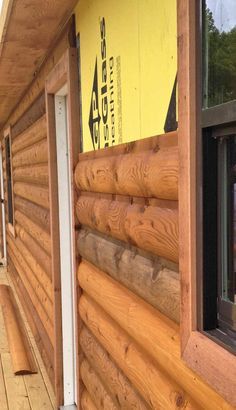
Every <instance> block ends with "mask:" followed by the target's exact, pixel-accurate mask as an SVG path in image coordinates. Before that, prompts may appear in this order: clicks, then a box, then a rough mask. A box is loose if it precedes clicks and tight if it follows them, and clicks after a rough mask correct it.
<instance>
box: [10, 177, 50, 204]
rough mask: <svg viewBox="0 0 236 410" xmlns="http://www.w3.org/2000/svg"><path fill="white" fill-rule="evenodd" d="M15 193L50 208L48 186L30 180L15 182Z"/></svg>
mask: <svg viewBox="0 0 236 410" xmlns="http://www.w3.org/2000/svg"><path fill="white" fill-rule="evenodd" d="M13 189H14V194H15V195H18V196H20V197H22V198H24V199H27V200H29V201H31V202H33V203H35V204H36V205H39V206H42V207H44V208H46V209H49V193H48V187H46V186H40V185H34V184H30V183H28V182H15V183H14V188H13Z"/></svg>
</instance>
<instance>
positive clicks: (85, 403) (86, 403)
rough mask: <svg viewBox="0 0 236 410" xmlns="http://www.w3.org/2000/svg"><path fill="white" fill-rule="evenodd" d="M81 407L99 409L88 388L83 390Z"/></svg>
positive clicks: (92, 409)
mask: <svg viewBox="0 0 236 410" xmlns="http://www.w3.org/2000/svg"><path fill="white" fill-rule="evenodd" d="M81 408H82V410H97V407H96V406H95V404H94V403H93V401H92V399H91V397H90V395H89V393H88V391H87V390H86V389H84V390H83V393H82V395H81Z"/></svg>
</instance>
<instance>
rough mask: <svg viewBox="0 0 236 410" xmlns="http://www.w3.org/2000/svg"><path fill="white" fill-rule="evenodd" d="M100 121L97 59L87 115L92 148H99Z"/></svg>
mask: <svg viewBox="0 0 236 410" xmlns="http://www.w3.org/2000/svg"><path fill="white" fill-rule="evenodd" d="M100 121H101V116H100V114H99V103H98V69H97V58H96V62H95V69H94V78H93V89H92V96H91V104H90V114H89V122H88V124H89V129H90V134H91V138H92V142H93V148H94V149H99V148H100Z"/></svg>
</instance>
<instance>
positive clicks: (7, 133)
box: [3, 126, 16, 237]
mask: <svg viewBox="0 0 236 410" xmlns="http://www.w3.org/2000/svg"><path fill="white" fill-rule="evenodd" d="M3 137H4V146H5V162H6V143H5V140H6V138H7V137H9V144H10V158H11V185H12V215H13V224H11V223H10V222H8V223H7V228H8V231H9V232H10V234H11V235H12V236H14V237H15V236H16V233H15V208H14V181H13V167H12V152H11V126H9V127H7V128H6V129H5V130H4V132H3ZM6 166H7V163H6ZM6 193H7V214H8V201H9V192H8V183H7V169H6ZM5 212H6V210H5ZM8 219H9V216H8Z"/></svg>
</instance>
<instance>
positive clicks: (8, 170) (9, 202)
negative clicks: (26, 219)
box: [5, 136, 13, 225]
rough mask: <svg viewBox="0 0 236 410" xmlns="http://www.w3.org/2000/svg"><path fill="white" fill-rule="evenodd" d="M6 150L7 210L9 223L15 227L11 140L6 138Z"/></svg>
mask: <svg viewBox="0 0 236 410" xmlns="http://www.w3.org/2000/svg"><path fill="white" fill-rule="evenodd" d="M5 149H6V174H7V208H8V222H9V223H10V224H11V225H13V204H12V175H11V146H10V138H9V136H7V137H6V138H5Z"/></svg>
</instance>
